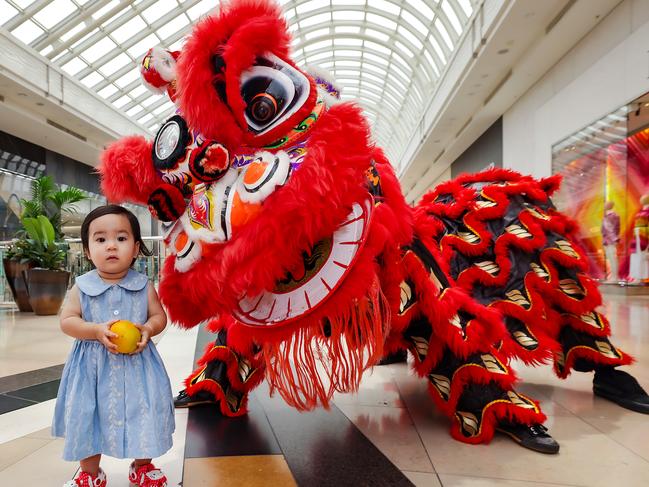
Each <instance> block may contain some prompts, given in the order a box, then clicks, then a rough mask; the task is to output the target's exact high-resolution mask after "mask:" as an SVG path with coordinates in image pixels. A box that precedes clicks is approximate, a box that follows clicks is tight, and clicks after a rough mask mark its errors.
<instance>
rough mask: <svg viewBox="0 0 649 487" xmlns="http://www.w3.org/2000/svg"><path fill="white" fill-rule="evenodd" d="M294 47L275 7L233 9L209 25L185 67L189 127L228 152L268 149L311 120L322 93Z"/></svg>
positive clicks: (197, 33)
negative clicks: (243, 147) (295, 55)
mask: <svg viewBox="0 0 649 487" xmlns="http://www.w3.org/2000/svg"><path fill="white" fill-rule="evenodd" d="M289 43H290V36H289V34H288V27H287V24H286V21H285V20H284V18H283V16H282V12H281V10H280V8H279V7H278V6H277V5H275V4H273V3H271V2H267V1H259V0H256V1H255V0H244V1H238V2H233V3H225V4H223V5H222V6H221V9H220V10H219V12H217V13H215V14H213V15H211V16H208V17H206V18H204V19H203V20H201V21H200V22H199V23H198V24H197V25H196V26H195V28H194V30H193V32H192V34H191V35H190V36H189V38H188V41H187V43H186V44H185V46H184V47H183V52H182V55H181V57H180V60H179V63H178V91H179V102H180V103H179V104H180V110H181V112H182V114H183V116H184V117H185V119H186V120H187V122H188V124H189V125H190V126H191V127H192V128H193V129H194V130H196V131H198V132H200V133H201V134H202V135H203V136H204V137H206V138H214V139H218V140H219V141H220V142H221V143H223V144H224V145H226V146H228V147H237V146H239V145H240V144H242V143H243V144H246V145H249V146H251V147H261V146H264V145H267V144H270V143H272V142H274V141H275V140H277V139H278V138H279V137H280V136H281V135H283V134H285V133H286V132H287V131H288V129H290V128H291V127H293V126H294V125H295V124H297V123H298V122H300V121H301V120H302V119H304V117H306V116H307V115H308V114H309V113H310V111H311V110H312V108H313V106H314V104H315V101H316V97H317V91H316V89H315V84H314V81H313V80H312V79H311V78H310V77H309V76H308V75H306V74H305V73H304V72H303V71H301V70H300V69H298V68H297V67H296V66H295V64H294V63H293V62H292V61H291V60H290V59H289V57H288V51H289Z"/></svg>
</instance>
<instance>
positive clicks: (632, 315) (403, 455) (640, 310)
mask: <svg viewBox="0 0 649 487" xmlns="http://www.w3.org/2000/svg"><path fill="white" fill-rule="evenodd" d="M605 301H606V305H605V308H606V309H605V312H606V313H607V315H608V316H609V318H610V320H611V324H612V328H613V334H614V340H613V341H614V343H615V344H616V345H617V346H619V347H620V348H622V349H624V350H626V351H628V352H629V353H631V354H632V355H635V357H636V358H637V359H638V363H637V364H635V365H633V366H631V367H628V368H627V370H630V371H631V372H632V373H633V374H634V375H635V376H636V377H637V378H638V379H639V380H640V382H641V383H642V384H643V385H644V386H645V387H649V320H648V319H647V318H648V317H649V298H645V297H624V296H617V295H614V296H609V297H607V298H606V299H605ZM195 341H196V332H195V331H192V332H185V331H180V330H177V329H175V328H169V330H168V331H167V332H166V334H165V335H163V336H162V337H161V340H160V341H159V343H158V348H159V350H160V353H161V355H162V357H163V359H164V360H165V364H166V366H167V369H168V372H169V375H170V376H171V379H172V384H173V386H174V388H177V387H179V386H180V384H181V381H182V379H183V378H184V377H185V376H186V375H187V374H188V373H189V371H190V369H191V366H192V364H191V360H192V357H193V355H194V344H195ZM70 344H71V340H70V339H68V338H67V337H65V336H64V335H63V334H62V333H61V332H60V331H59V329H58V323H57V320H56V318H36V317H34V316H33V315H19V314H12V313H7V312H4V314H2V315H0V385H1V384H2V378H3V377H6V376H8V375H13V374H18V373H21V372H26V371H30V370H36V369H42V368H45V367H51V366H55V365H59V364H61V363H63V361H64V360H65V356H66V355H67V352H68V350H69V347H70ZM517 370H518V373H519V375H520V377H521V379H522V380H523V383H522V384H521V385H520V387H519V389H520V390H521V391H522V392H525V393H527V394H529V395H532V396H533V397H535V398H537V399H539V400H540V401H541V406H542V407H543V409H544V411H545V412H546V414H547V415H548V423H547V425H548V427H549V428H550V432H551V433H552V434H553V435H554V436H555V437H556V438H557V440H558V441H559V442H560V443H561V452H560V453H559V455H555V456H544V455H541V454H537V453H534V452H530V451H527V450H524V449H522V448H520V447H518V446H517V445H515V444H514V443H513V442H511V441H510V440H508V439H506V438H503V437H496V438H495V439H494V441H493V442H492V443H491V444H490V445H480V446H470V445H464V444H461V443H458V442H456V441H454V440H453V439H451V438H450V436H449V435H448V425H449V423H448V420H447V419H446V418H445V417H443V416H441V415H440V414H439V413H436V412H435V410H434V406H433V404H432V401H431V399H430V397H429V396H428V393H427V390H426V384H425V383H424V382H423V381H422V380H420V379H418V378H416V377H414V376H413V375H412V373H410V372H409V370H408V367H407V366H406V365H404V364H396V365H391V366H385V367H377V368H375V369H374V371H373V372H372V373H371V374H368V375H367V376H366V377H365V378H364V380H363V383H362V385H361V389H360V391H359V393H358V394H355V395H340V396H337V397H336V399H335V404H336V406H337V410H338V412H337V414H340V412H342V414H344V415H345V416H346V417H347V418H349V420H351V421H352V422H353V423H354V424H355V425H356V427H357V428H358V429H359V430H360V431H361V432H362V433H363V434H364V435H365V436H366V437H367V438H368V439H370V440H371V442H372V443H373V444H374V445H375V446H376V447H377V448H378V449H379V450H380V451H381V452H383V454H384V455H385V456H386V457H387V458H389V459H390V461H391V462H392V463H393V464H394V465H395V466H396V467H397V468H398V469H400V470H401V471H402V472H403V473H404V474H405V475H406V477H407V478H408V479H410V481H411V482H412V483H413V484H415V485H417V486H440V485H444V486H463V487H465V486H480V487H482V486H496V485H502V486H512V487H513V486H528V487H540V486H550V485H554V486H556V485H579V486H588V487H591V486H608V485H619V486H625V487H626V486H629V487H636V486H637V487H642V486H647V485H649V439H648V438H649V417H648V416H643V415H640V414H637V413H633V412H630V411H626V410H624V409H621V408H619V407H617V406H616V405H614V404H611V403H609V402H607V401H604V400H601V399H599V398H594V397H593V395H592V393H591V390H590V389H591V379H592V377H591V376H590V374H578V373H577V374H573V375H572V376H571V377H569V378H568V379H567V380H565V381H561V380H559V379H557V378H555V377H554V376H553V375H552V373H551V371H550V368H549V367H541V368H536V369H532V368H527V367H522V366H521V367H518V366H517ZM263 391H264V389H260V390H259V392H258V393H262V392H263ZM2 392H3V391H1V390H0V394H1V393H2ZM260 397H261V396H260ZM53 402H54V401H53V400H49V401H46V402H42V403H38V404H34V405H30V406H27V407H24V408H22V409H17V410H14V411H11V412H7V413H4V414H1V415H0V486H5V485H7V486H10V485H11V486H12V487H14V486H23V485H24V486H33V485H43V486H58V485H61V484H62V483H63V482H64V481H65V480H66V479H69V478H70V477H72V475H73V474H74V472H75V470H76V466H75V465H74V464H72V463H66V462H63V461H61V460H60V454H61V449H62V443H61V440H56V439H52V438H51V437H50V435H49V422H50V419H51V414H52V410H53ZM273 404H274V406H273V407H277V406H276V405H277V402H276V401H274V402H273ZM282 407H286V406H282V405H281V404H280V406H279V408H280V409H276V410H275V412H276V413H278V414H281V413H282V411H281V408H282ZM325 414H330V413H325ZM331 414H333V412H332V413H331ZM187 417H188V413H187V411H186V410H179V411H177V412H176V421H177V431H176V436H175V438H174V440H175V442H174V448H173V449H172V451H171V452H169V453H167V454H166V455H165V456H164V457H162V458H161V459H159V461H158V463H159V464H160V465H161V466H163V468H164V469H165V471H166V473H167V474H168V476H169V480H170V484H169V485H170V486H173V485H180V482H181V481H182V477H183V472H182V469H183V461H184V450H185V432H186V425H187ZM269 419H271V420H272V418H269ZM271 422H272V421H271ZM275 434H276V436H278V433H277V432H275ZM221 436H223V435H221ZM226 436H227V435H226ZM278 437H279V436H278ZM215 441H221V442H227V441H228V438H225V437H220V438H215ZM283 441H285V440H283ZM280 446H282V444H281V442H280ZM285 448H286V447H285V446H284V447H283V448H282V451H283V452H284V449H285ZM303 454H304V455H305V462H306V463H308V462H309V461H310V460H309V458H310V457H309V455H312V456H313V455H327V454H328V453H327V451H317V452H313V451H304V452H303ZM354 454H355V452H353V451H350V452H349V455H350V456H353V455H354ZM287 458H288V457H287ZM311 458H313V457H311ZM190 460H191V461H190ZM196 460H197V459H195V458H192V459H188V460H187V461H185V463H184V466H185V469H187V471H186V472H185V478H184V480H185V482H184V486H185V487H195V486H198V485H205V486H212V485H217V482H218V483H221V482H226V481H227V483H228V484H233V485H251V486H254V485H270V486H272V485H291V482H292V477H291V475H290V471H289V469H288V467H287V462H286V459H285V458H284V455H281V454H272V455H270V454H269V455H264V456H261V457H246V458H242V457H236V456H231V457H214V458H210V459H209V460H207V461H205V462H200V461H198V462H197V461H196ZM198 460H200V459H198ZM253 461H254V464H255V465H257V468H258V470H257V475H254V473H255V472H249V473H251V475H249V476H248V477H247V478H243V477H240V474H239V473H237V474H236V475H235V478H234V479H233V478H232V472H241V471H242V468H241V462H244V465H249V464H250V462H253ZM192 462H194V463H196V464H194V463H192ZM289 463H290V462H289ZM127 465H128V461H126V460H112V459H106V461H105V462H104V469H105V470H106V471H107V473H108V475H109V477H110V479H111V482H110V485H111V486H112V487H119V486H126V485H128V483H127V481H126V478H125V476H124V473H125V471H126V468H127ZM289 466H290V465H289ZM35 467H37V468H35ZM190 470H191V472H190ZM243 470H249V469H247V468H243ZM201 472H203V473H201ZM205 472H209V473H210V474H209V475H212V476H214V475H215V472H216V473H218V475H217V476H218V479H217V478H216V476H214V478H212V477H210V478H206V476H207V475H208V474H207V473H205ZM235 479H236V480H235ZM349 483H350V484H355V485H364V484H363V479H362V478H357V479H350V482H349ZM406 483H407V482H406ZM300 485H302V483H300ZM312 485H321V484H319V483H318V481H317V479H314V481H313V484H312Z"/></svg>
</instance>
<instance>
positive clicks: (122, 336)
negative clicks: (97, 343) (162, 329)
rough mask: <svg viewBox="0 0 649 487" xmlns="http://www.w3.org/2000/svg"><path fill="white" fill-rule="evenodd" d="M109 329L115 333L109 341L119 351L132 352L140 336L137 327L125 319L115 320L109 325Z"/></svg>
mask: <svg viewBox="0 0 649 487" xmlns="http://www.w3.org/2000/svg"><path fill="white" fill-rule="evenodd" d="M110 331H112V332H113V333H117V336H116V337H113V338H111V339H110V341H111V342H113V343H114V344H115V345H117V351H118V352H119V353H131V352H134V351H135V349H136V348H137V342H139V341H140V338H141V336H142V335H141V334H140V330H139V329H138V327H137V326H135V325H134V324H133V323H131V322H130V321H127V320H119V321H116V322H115V323H113V324H112V325H111V326H110Z"/></svg>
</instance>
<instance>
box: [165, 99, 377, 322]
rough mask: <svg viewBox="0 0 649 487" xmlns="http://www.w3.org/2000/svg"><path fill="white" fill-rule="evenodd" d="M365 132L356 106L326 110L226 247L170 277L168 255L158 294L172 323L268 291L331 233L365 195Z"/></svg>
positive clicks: (227, 307)
mask: <svg viewBox="0 0 649 487" xmlns="http://www.w3.org/2000/svg"><path fill="white" fill-rule="evenodd" d="M368 135H369V134H368V127H367V125H366V123H365V121H364V119H363V118H362V116H361V115H360V111H359V109H358V108H357V107H356V106H354V105H350V104H347V103H345V104H340V105H336V106H335V107H333V108H331V109H330V110H329V111H328V112H327V113H326V114H325V115H324V116H323V117H322V118H321V119H320V120H319V122H318V124H317V126H315V127H314V128H313V129H312V134H311V138H310V139H309V141H308V143H307V154H306V157H305V159H304V162H302V164H301V166H300V168H299V169H298V170H297V171H295V173H294V174H293V175H292V176H291V178H290V179H289V181H288V183H287V184H286V185H285V186H283V187H281V188H280V189H278V190H277V191H276V192H275V193H273V194H271V195H270V196H269V197H268V198H267V199H266V200H265V201H264V206H263V208H262V210H261V213H260V214H259V216H258V217H257V219H256V220H254V221H253V222H251V223H249V224H248V225H246V226H245V227H243V228H241V229H240V230H239V232H238V233H237V234H236V235H235V236H234V237H233V238H232V240H230V241H229V242H228V243H227V244H224V245H223V244H217V245H212V246H209V247H210V248H209V253H208V255H204V256H203V258H202V259H201V260H200V261H199V262H197V263H196V264H195V265H194V266H193V267H192V268H191V269H190V270H189V271H187V272H184V273H177V272H175V271H174V270H173V265H174V258H173V257H170V258H167V259H166V263H165V270H164V277H163V280H162V282H161V284H160V297H161V300H162V302H163V303H164V304H165V305H166V306H167V309H168V311H169V315H170V317H171V319H172V320H173V321H176V322H178V323H180V324H181V325H183V326H194V325H195V324H196V323H198V322H200V321H202V320H204V319H207V318H210V317H213V316H216V315H218V314H220V313H229V312H230V310H232V309H234V307H235V306H236V305H237V302H238V299H239V297H240V296H242V295H243V294H244V293H247V294H248V295H251V296H254V295H256V294H258V293H260V292H261V291H262V290H264V289H272V288H273V287H274V284H275V282H276V281H277V280H279V279H281V278H282V277H283V276H284V275H285V273H286V270H287V269H291V268H292V267H294V265H295V262H296V260H297V259H300V258H301V254H302V251H303V250H304V249H307V248H310V247H311V246H312V245H313V244H314V243H315V242H317V241H318V240H320V239H321V238H323V237H326V236H329V235H331V234H332V233H333V232H334V230H335V228H336V227H337V226H338V225H339V224H340V223H341V222H342V221H344V219H345V218H346V217H347V215H348V213H349V211H350V209H351V207H352V204H353V203H354V202H357V201H363V200H364V199H365V198H366V195H367V192H366V189H365V175H364V172H365V170H366V168H367V167H368V166H369V164H370V155H369V150H368V143H367V138H368ZM316 182H317V184H314V183H316ZM288 235H290V236H291V238H290V239H288V238H286V236H288ZM197 283H200V284H197ZM366 285H367V283H366Z"/></svg>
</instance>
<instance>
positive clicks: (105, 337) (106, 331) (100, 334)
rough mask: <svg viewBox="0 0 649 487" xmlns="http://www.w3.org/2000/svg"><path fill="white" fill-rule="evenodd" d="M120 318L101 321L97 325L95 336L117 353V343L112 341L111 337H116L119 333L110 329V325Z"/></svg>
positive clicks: (111, 351) (110, 350) (112, 351)
mask: <svg viewBox="0 0 649 487" xmlns="http://www.w3.org/2000/svg"><path fill="white" fill-rule="evenodd" d="M116 321H119V320H110V321H107V322H106V323H99V324H97V325H96V331H95V332H96V335H95V338H96V339H97V341H99V342H101V344H102V345H103V346H104V347H106V348H107V349H108V351H109V352H110V353H117V345H115V344H114V343H113V342H111V341H110V339H111V338H116V337H118V336H119V335H118V334H117V333H113V332H112V331H110V327H111V325H112V324H113V323H115V322H116Z"/></svg>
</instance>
